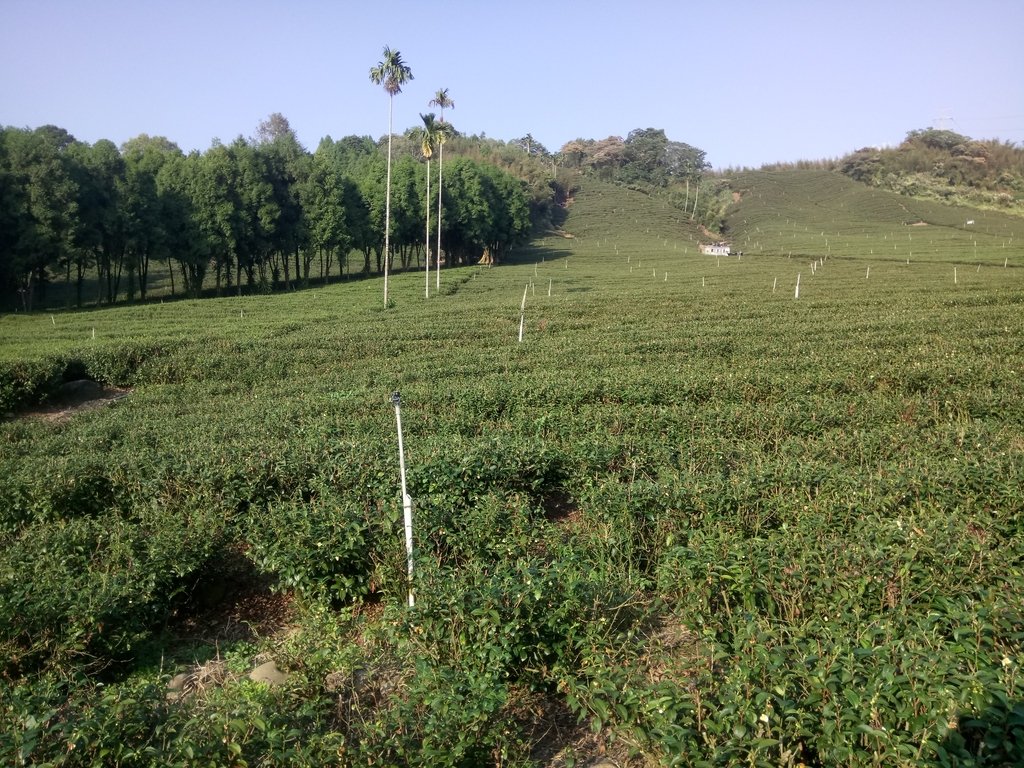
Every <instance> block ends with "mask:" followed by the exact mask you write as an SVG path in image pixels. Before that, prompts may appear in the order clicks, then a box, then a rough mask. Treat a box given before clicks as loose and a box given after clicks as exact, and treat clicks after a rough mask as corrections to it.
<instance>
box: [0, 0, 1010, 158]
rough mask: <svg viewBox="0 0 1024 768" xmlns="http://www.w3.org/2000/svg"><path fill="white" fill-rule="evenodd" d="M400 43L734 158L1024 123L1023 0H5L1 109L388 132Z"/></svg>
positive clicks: (417, 91)
mask: <svg viewBox="0 0 1024 768" xmlns="http://www.w3.org/2000/svg"><path fill="white" fill-rule="evenodd" d="M385 45H390V46H391V47H393V48H397V49H398V50H399V51H401V53H402V55H403V57H404V58H405V60H406V62H407V63H408V64H409V66H410V67H412V70H413V74H414V76H415V80H414V81H413V82H411V83H409V85H408V86H407V87H406V88H405V90H404V92H403V93H402V94H401V95H400V96H398V97H396V99H395V130H396V131H401V130H404V129H405V128H407V127H410V126H412V125H413V124H414V123H416V122H418V120H419V118H418V114H417V113H419V112H426V111H429V108H428V106H427V102H428V101H429V100H430V98H431V97H432V96H433V94H434V93H435V92H436V91H437V89H438V88H448V89H449V92H450V95H451V96H452V98H453V99H454V100H455V110H454V111H453V112H451V113H450V119H451V121H452V122H453V124H454V125H455V126H456V127H457V128H458V129H459V130H460V131H462V132H464V133H472V134H480V133H485V134H486V135H487V136H490V137H493V138H498V139H504V140H507V139H513V138H516V137H519V136H523V135H525V134H526V133H532V134H533V136H535V137H536V138H537V139H538V140H539V141H541V142H542V143H544V145H545V146H547V148H548V149H550V150H552V151H556V150H558V149H559V148H560V147H561V146H562V144H564V143H565V142H566V141H569V140H570V139H573V138H576V137H584V138H604V137H606V136H609V135H619V136H622V137H625V136H626V135H627V134H628V133H629V131H630V130H631V129H633V128H646V127H654V128H664V129H665V131H666V133H667V134H668V136H669V138H670V139H674V140H678V141H685V142H687V143H690V144H693V145H694V146H697V147H700V148H701V149H703V150H705V151H706V152H707V156H708V160H709V161H710V162H711V163H712V164H713V165H714V166H715V167H717V168H723V167H727V166H730V165H733V166H735V165H750V166H758V165H761V164H762V163H766V162H774V161H785V160H798V159H816V158H822V157H837V156H840V155H842V154H845V153H846V152H849V151H852V150H854V149H857V148H859V147H861V146H865V145H882V144H896V143H899V141H901V140H902V139H903V137H904V135H905V134H906V132H907V131H909V130H911V129H914V128H925V127H929V126H935V127H946V128H950V129H952V130H956V131H958V132H960V133H964V134H967V135H970V136H973V137H975V138H999V139H1004V140H1009V141H1013V142H1015V143H1018V144H1020V143H1024V2H1021V0H973V2H966V3H965V2H952V0H908V1H903V0H888V1H887V2H876V1H875V0H868V1H867V2H833V1H832V0H813V1H810V0H809V1H807V2H804V1H799V2H789V1H788V0H774V1H767V0H752V1H747V0H733V1H732V2H724V1H721V0H690V1H689V2H683V1H682V0H678V1H676V2H671V1H669V0H665V1H664V2H654V1H651V0H633V1H632V2H625V0H623V1H622V2H602V1H601V0H595V1H592V2H564V1H561V0H547V2H535V1H534V0H518V1H517V2H499V1H498V0H480V1H479V2H469V0H451V1H449V2H426V0H421V1H420V2H412V1H403V0H388V1H387V2H384V1H383V0H372V1H370V2H358V3H357V2H344V1H342V0H333V1H328V0H325V1H324V2H313V1H308V2H307V1H304V0H294V1H293V2H280V3H271V2H267V1H265V0H248V1H247V2H236V1H234V0H231V1H226V0H225V1H223V2H222V1H219V0H203V1H202V2H191V1H189V2H158V1H157V0H148V1H143V0H0V124H3V125H11V126H16V127H32V128H34V127H37V126H39V125H44V124H47V123H52V124H55V125H59V126H61V127H63V128H66V129H67V130H68V131H70V132H71V133H72V134H74V135H75V136H76V137H77V138H79V139H81V140H83V141H88V142H90V143H91V142H95V141H97V140H98V139H101V138H106V139H111V140H112V141H114V142H115V143H117V144H120V143H121V142H123V141H125V140H126V139H129V138H132V137H133V136H137V135H138V134H140V133H148V134H151V135H162V136H166V137H167V138H169V139H171V140H172V141H174V142H176V143H177V144H178V145H179V146H181V147H182V148H183V149H185V150H191V149H199V150H205V149H206V148H208V147H209V146H210V144H211V141H212V140H213V139H214V138H219V139H221V140H222V141H225V142H228V141H231V140H232V139H234V138H235V137H236V136H238V135H245V136H251V135H252V134H253V133H254V131H255V128H256V126H257V124H258V123H259V122H260V121H261V120H263V119H265V118H266V117H267V116H268V115H269V114H271V113H272V112H281V113H282V114H284V115H285V117H287V118H288V120H289V121H290V123H291V125H292V127H293V128H294V129H295V131H296V133H297V134H298V136H299V140H300V141H301V142H302V143H303V144H304V145H306V146H307V147H308V148H309V149H311V150H312V149H315V148H316V145H317V143H318V142H319V140H320V139H321V138H322V137H324V136H326V135H331V136H333V137H334V138H339V137H341V136H345V135H348V134H358V135H371V136H374V137H379V136H382V135H384V134H385V133H386V132H387V97H386V95H385V94H384V92H383V90H382V89H381V88H379V87H377V86H374V85H372V84H371V83H370V81H369V77H368V72H369V69H370V67H371V66H373V65H374V64H376V63H377V62H378V61H379V60H380V58H381V50H382V48H383V47H384V46H385Z"/></svg>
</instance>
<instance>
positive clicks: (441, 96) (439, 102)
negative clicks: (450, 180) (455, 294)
mask: <svg viewBox="0 0 1024 768" xmlns="http://www.w3.org/2000/svg"><path fill="white" fill-rule="evenodd" d="M428 106H431V107H437V108H438V109H439V110H441V125H442V126H445V125H446V124H445V122H444V111H445V110H446V109H455V102H454V101H452V98H451V97H450V96H449V95H448V89H447V88H439V89H438V90H437V93H435V94H434V98H432V99H431V100H430V104H429V105H428ZM441 131H442V132H441V133H440V134H439V135H438V137H437V146H438V157H437V272H436V274H435V277H436V278H437V279H436V281H435V287H436V288H437V289H438V290H440V289H441V216H442V213H441V207H442V206H441V199H442V195H441V190H442V189H443V188H444V145H445V142H446V141H447V140H448V139H449V138H450V137H451V135H452V131H451V129H450V128H444V127H442V129H441Z"/></svg>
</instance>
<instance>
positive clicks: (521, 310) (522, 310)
mask: <svg viewBox="0 0 1024 768" xmlns="http://www.w3.org/2000/svg"><path fill="white" fill-rule="evenodd" d="M529 290H530V284H529V283H527V284H526V287H525V288H524V289H523V301H522V303H521V304H520V305H519V343H520V344H522V342H523V327H524V326H525V324H526V292H527V291H529Z"/></svg>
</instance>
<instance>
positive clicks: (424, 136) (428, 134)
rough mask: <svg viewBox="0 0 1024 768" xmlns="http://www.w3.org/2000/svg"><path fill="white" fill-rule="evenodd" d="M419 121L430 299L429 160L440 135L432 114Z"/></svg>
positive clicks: (422, 117)
mask: <svg viewBox="0 0 1024 768" xmlns="http://www.w3.org/2000/svg"><path fill="white" fill-rule="evenodd" d="M420 120H422V121H423V127H422V128H420V129H419V131H418V135H419V140H420V152H422V153H423V157H425V158H426V159H427V204H426V205H425V206H424V210H425V211H426V212H427V236H426V238H425V239H424V241H423V245H424V248H426V251H427V258H426V262H427V283H426V296H427V298H428V299H429V298H430V160H431V158H432V157H433V156H434V147H436V146H437V142H438V137H439V135H440V130H439V126H438V123H437V120H435V119H434V113H433V112H428V113H427V114H425V115H424V114H422V113H421V114H420Z"/></svg>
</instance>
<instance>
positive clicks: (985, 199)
mask: <svg viewBox="0 0 1024 768" xmlns="http://www.w3.org/2000/svg"><path fill="white" fill-rule="evenodd" d="M836 165H837V167H838V169H839V170H840V171H841V172H842V173H845V174H846V175H847V176H849V177H851V178H853V179H855V180H857V181H862V182H864V183H866V184H871V185H872V186H876V187H882V188H885V189H891V190H893V191H895V192H900V193H902V194H907V195H912V196H916V197H931V198H936V199H941V200H950V201H963V202H968V203H973V204H981V205H994V206H998V207H1001V208H1024V149H1022V148H1021V147H1018V146H1016V145H1015V144H1014V143H1013V142H1009V141H999V140H997V139H991V140H987V141H978V140H975V139H972V138H970V137H968V136H963V135H961V134H959V133H956V132H955V131H949V130H944V129H939V128H925V129H919V130H913V131H910V132H909V133H908V134H907V137H906V138H905V139H904V140H903V142H901V143H900V144H899V146H896V147H886V148H881V149H880V148H876V147H865V148H863V149H859V150H857V151H856V152H852V153H850V154H849V155H847V156H846V157H844V158H842V159H841V160H839V161H838V163H837V164H836Z"/></svg>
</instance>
